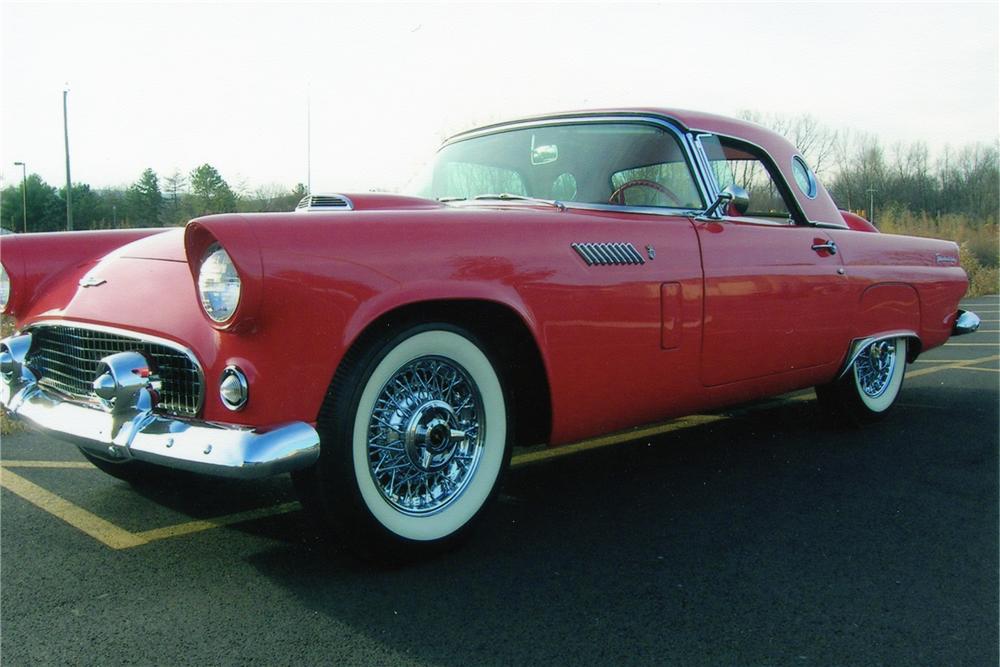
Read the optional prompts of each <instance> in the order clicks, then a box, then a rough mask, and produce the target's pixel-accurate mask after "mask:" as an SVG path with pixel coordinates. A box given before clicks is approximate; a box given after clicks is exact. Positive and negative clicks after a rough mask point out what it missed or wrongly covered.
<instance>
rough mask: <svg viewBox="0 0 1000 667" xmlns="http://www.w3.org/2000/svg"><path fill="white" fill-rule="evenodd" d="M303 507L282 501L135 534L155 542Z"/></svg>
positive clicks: (294, 502) (147, 540) (296, 503)
mask: <svg viewBox="0 0 1000 667" xmlns="http://www.w3.org/2000/svg"><path fill="white" fill-rule="evenodd" d="M301 508H302V505H300V504H299V503H298V502H296V501H293V502H288V503H282V504H281V505H273V506H271V507H259V508H257V509H252V510H247V511H245V512H237V513H235V514H228V515H226V516H220V517H216V518H214V519H205V520H201V521H187V522H184V523H178V524H175V525H173V526H164V527H163V528H153V529H152V530H144V531H142V532H140V533H136V534H135V536H136V537H138V538H141V539H143V540H145V541H146V542H153V541H155V540H165V539H167V538H170V537H179V536H181V535H190V534H191V533H200V532H201V531H203V530H211V529H212V528H221V527H223V526H231V525H233V524H234V523H243V522H244V521H253V520H254V519H263V518H265V517H269V516H276V515H278V514H287V513H289V512H294V511H295V510H298V509H301Z"/></svg>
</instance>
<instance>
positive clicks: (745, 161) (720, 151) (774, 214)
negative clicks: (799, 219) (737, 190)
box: [701, 136, 793, 222]
mask: <svg viewBox="0 0 1000 667" xmlns="http://www.w3.org/2000/svg"><path fill="white" fill-rule="evenodd" d="M701 142H702V146H703V147H704V148H705V153H706V155H707V156H708V161H709V165H710V166H711V168H712V173H713V174H714V175H715V180H716V182H717V183H718V184H719V187H720V188H724V187H726V186H727V185H738V186H740V187H742V188H743V189H744V190H746V191H747V194H748V195H750V207H749V208H748V209H747V212H746V213H744V214H743V215H744V216H745V217H753V218H768V219H771V220H779V221H781V222H790V221H791V219H792V210H793V209H792V207H791V206H790V205H789V202H788V200H787V199H786V193H785V192H783V191H782V188H781V187H780V186H779V184H778V180H777V179H780V178H781V177H780V176H779V175H777V174H776V173H772V169H773V168H774V167H773V165H771V164H770V160H766V159H764V158H763V156H761V155H760V154H759V149H756V148H754V147H752V146H748V145H746V144H742V143H740V142H736V141H732V140H729V139H725V138H719V137H714V136H711V137H705V136H702V137H701Z"/></svg>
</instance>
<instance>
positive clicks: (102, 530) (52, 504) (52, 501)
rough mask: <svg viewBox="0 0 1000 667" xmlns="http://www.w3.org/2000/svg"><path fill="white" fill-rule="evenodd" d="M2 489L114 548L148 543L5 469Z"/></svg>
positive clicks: (0, 479) (0, 478) (0, 481)
mask: <svg viewBox="0 0 1000 667" xmlns="http://www.w3.org/2000/svg"><path fill="white" fill-rule="evenodd" d="M0 486H2V487H3V488H5V489H7V490H8V491H10V492H11V493H14V494H16V495H18V496H20V497H22V498H24V499H25V500H27V501H28V502H29V503H31V504H32V505H35V506H36V507H38V508H40V509H43V510H45V511H46V512H48V513H49V514H51V515H53V516H55V517H56V518H58V519H61V520H63V521H65V522H66V523H68V524H69V525H71V526H73V527H74V528H76V529H77V530H79V531H81V532H83V533H86V534H87V535H90V536H91V537H93V538H94V539H95V540H97V541H98V542H101V543H102V544H105V545H107V546H109V547H111V548H112V549H128V548H129V547H137V546H139V545H140V544H145V543H146V540H144V539H142V538H141V537H139V536H138V535H135V534H133V533H130V532H129V531H127V530H125V529H124V528H120V527H118V526H116V525H115V524H113V523H111V522H110V521H107V520H106V519H102V518H101V517H99V516H97V515H96V514H93V513H91V512H88V511H87V510H85V509H83V508H82V507H78V506H77V505H74V504H73V503H71V502H69V501H68V500H66V499H64V498H61V497H59V496H57V495H56V494H54V493H52V492H51V491H47V490H46V489H43V488H42V487H40V486H38V485H37V484H34V483H32V482H29V481H28V480H26V479H24V478H23V477H21V476H20V475H18V474H16V473H13V472H11V471H10V470H8V469H7V468H6V466H5V467H4V469H3V470H0Z"/></svg>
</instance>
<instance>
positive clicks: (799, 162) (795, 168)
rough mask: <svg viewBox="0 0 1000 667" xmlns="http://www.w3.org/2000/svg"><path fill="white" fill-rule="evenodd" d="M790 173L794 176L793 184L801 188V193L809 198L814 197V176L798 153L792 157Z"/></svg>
mask: <svg viewBox="0 0 1000 667" xmlns="http://www.w3.org/2000/svg"><path fill="white" fill-rule="evenodd" d="M792 175H794V176H795V184H796V185H798V186H799V190H802V194H804V195H805V196H806V197H809V199H813V198H815V197H816V176H815V175H814V174H813V173H812V170H811V169H810V168H809V167H807V166H806V163H805V161H804V160H803V159H802V158H800V157H799V156H798V155H796V156H795V157H793V158H792Z"/></svg>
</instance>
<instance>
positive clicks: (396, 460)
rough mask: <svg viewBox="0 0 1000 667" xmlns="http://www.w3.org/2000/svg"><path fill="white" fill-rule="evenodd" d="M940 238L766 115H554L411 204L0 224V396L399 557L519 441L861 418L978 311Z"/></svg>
mask: <svg viewBox="0 0 1000 667" xmlns="http://www.w3.org/2000/svg"><path fill="white" fill-rule="evenodd" d="M958 256H959V255H958V247H957V246H956V245H955V244H954V243H951V242H947V241H938V240H931V239H922V238H910V237H903V236H893V235H888V234H882V233H879V231H878V230H877V229H876V228H875V227H874V226H872V225H871V224H869V223H868V222H867V221H865V220H864V219H862V218H861V217H859V216H857V215H854V214H852V213H848V212H844V211H840V210H838V208H837V206H836V205H835V204H834V202H833V200H832V199H831V197H830V195H829V194H828V193H827V191H826V190H825V189H824V187H823V185H822V184H821V183H820V182H819V181H818V180H817V178H816V176H815V174H814V173H813V171H812V170H811V169H810V167H809V166H808V165H807V163H806V161H805V160H804V159H803V157H802V155H801V154H800V153H799V152H798V151H797V150H796V148H795V147H794V146H793V145H791V144H790V143H789V142H788V141H786V140H785V139H784V138H782V137H781V136H779V135H777V134H775V133H773V132H771V131H769V130H767V129H765V128H763V127H760V126H758V125H755V124H751V123H747V122H743V121H739V120H733V119H729V118H724V117H720V116H715V115H710V114H705V113H698V112H689V111H680V110H670V109H658V108H634V109H615V110H600V111H586V112H575V113H561V114H553V115H547V116H543V117H536V118H527V119H522V120H517V121H512V122H508V123H501V124H496V125H490V126H487V127H482V128H479V129H475V130H471V131H468V132H463V133H461V134H458V135H456V136H454V137H452V138H450V139H448V140H447V141H446V142H445V143H444V145H443V146H442V147H441V149H440V150H439V152H438V153H437V155H436V158H435V160H434V161H433V162H432V164H431V165H430V168H429V169H428V170H427V172H426V174H425V175H424V176H423V177H421V178H420V179H418V181H417V182H416V183H415V185H414V186H413V191H412V193H410V194H408V195H389V194H377V193H361V194H349V193H343V194H327V195H320V194H315V195H309V196H307V197H306V198H305V199H303V200H302V202H301V203H300V204H299V206H298V207H297V209H296V210H295V211H290V212H288V213H270V214H250V215H247V214H231V215H230V214H227V215H212V216H208V217H202V218H197V219H194V220H192V221H190V222H189V223H188V224H187V225H186V226H185V227H184V228H183V229H168V230H163V229H146V230H119V231H99V232H76V233H57V234H28V235H23V234H22V235H16V236H13V237H5V238H4V240H3V245H2V260H0V263H2V265H3V286H2V290H0V291H2V295H0V296H2V298H3V311H4V312H5V313H7V314H11V315H13V316H14V317H15V318H16V322H17V326H18V327H19V328H18V332H17V333H16V334H15V335H14V336H12V337H10V338H7V339H5V340H4V341H3V342H2V346H0V372H2V380H3V381H2V383H0V394H2V395H0V402H2V404H3V405H4V406H5V407H6V409H7V410H9V411H10V413H12V414H13V415H14V416H15V417H17V418H20V419H22V420H24V421H25V422H27V423H28V424H29V425H31V426H33V427H35V428H37V429H40V430H41V431H42V432H44V433H47V434H50V435H52V436H54V437H55V438H58V439H62V440H65V441H69V442H70V443H72V444H75V445H77V446H78V447H79V448H80V451H81V452H83V455H84V456H85V457H86V458H87V459H88V460H90V461H91V462H92V463H93V464H94V465H96V466H97V467H98V468H100V469H101V470H104V471H106V472H108V473H110V474H112V475H114V476H116V477H119V478H122V479H125V480H134V479H136V478H137V477H139V476H140V475H144V476H145V475H148V473H149V471H150V470H155V469H156V466H166V467H171V468H180V469H184V470H189V471H196V472H201V473H208V474H212V475H222V476H230V477H240V478H258V477H263V476H267V475H276V474H282V473H289V472H290V473H291V474H292V476H293V480H294V483H295V486H296V489H297V490H298V492H299V494H300V496H301V498H302V500H303V503H304V504H306V505H307V506H309V507H311V508H314V509H315V510H316V511H317V512H319V513H320V514H321V515H322V516H323V517H325V520H326V521H328V525H329V526H330V527H331V528H332V529H334V530H335V531H336V532H337V534H339V535H340V537H341V539H342V540H344V541H345V542H347V543H349V544H351V545H352V546H354V547H356V548H357V549H359V550H360V551H361V552H363V553H368V554H375V555H383V556H384V555H391V556H392V557H395V556H400V555H404V554H405V555H408V556H412V555H419V554H422V553H426V552H429V551H433V550H437V549H439V548H441V547H443V546H446V545H451V544H454V543H456V542H457V541H458V540H460V539H461V538H463V537H464V536H465V535H466V534H467V533H468V530H469V528H470V526H472V525H473V524H474V522H475V520H476V519H477V517H479V516H480V515H481V512H482V510H483V508H484V507H485V506H487V504H488V503H489V501H490V499H491V498H492V497H493V496H494V495H495V494H496V491H497V487H498V484H499V483H500V481H501V478H502V476H503V474H504V471H505V468H506V467H507V465H508V462H509V459H510V455H511V447H512V446H513V445H530V444H542V443H544V444H547V445H548V446H550V447H558V446H560V445H563V444H565V443H570V442H574V441H579V440H581V439H585V438H588V437H591V436H596V435H600V434H605V433H609V432H614V431H619V430H623V429H628V428H630V427H633V426H636V425H640V424H646V423H652V422H657V421H660V420H665V419H668V418H671V417H675V416H679V415H683V414H687V413H693V412H696V411H704V410H712V409H718V408H720V407H722V406H726V405H730V404H735V403H740V402H746V401H751V400H754V399H759V398H761V397H766V396H771V395H777V394H781V393H784V392H789V391H792V390H798V389H802V388H807V387H816V393H817V396H818V399H819V401H820V402H821V403H822V404H823V405H824V406H826V407H828V408H829V410H830V411H831V414H835V415H839V418H841V419H844V420H850V421H853V422H857V423H860V424H863V423H865V422H869V421H871V420H874V419H877V418H880V417H883V416H884V415H885V414H886V413H887V412H888V411H889V410H890V408H891V407H892V405H893V403H894V402H895V401H896V398H897V396H898V395H899V391H900V386H901V384H902V381H903V376H904V372H905V367H906V364H907V363H908V362H912V361H913V360H914V359H915V358H916V357H917V356H918V355H920V354H922V353H923V352H925V351H927V350H929V349H931V348H934V347H936V346H939V345H942V344H943V343H945V342H946V341H947V340H948V339H949V337H950V336H953V335H956V334H961V333H966V332H969V331H973V330H975V328H976V327H977V326H978V318H977V317H976V316H975V314H973V313H970V312H963V311H960V310H959V309H958V303H959V299H960V298H961V297H962V296H963V295H964V293H965V290H966V287H967V278H966V275H965V273H964V271H963V270H962V268H961V267H960V266H959V259H958Z"/></svg>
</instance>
